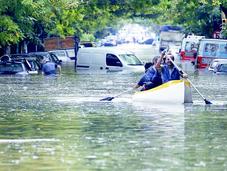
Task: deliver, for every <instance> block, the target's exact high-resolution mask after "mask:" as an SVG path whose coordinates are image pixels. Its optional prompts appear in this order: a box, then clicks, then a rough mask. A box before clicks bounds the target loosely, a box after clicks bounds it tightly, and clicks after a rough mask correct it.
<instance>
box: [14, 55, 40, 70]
mask: <svg viewBox="0 0 227 171" xmlns="http://www.w3.org/2000/svg"><path fill="white" fill-rule="evenodd" d="M10 58H11V60H12V61H17V62H22V63H24V65H25V67H26V69H27V71H28V73H29V74H38V73H39V71H40V70H41V63H40V62H39V61H38V60H37V58H36V57H35V56H30V55H28V54H12V55H10Z"/></svg>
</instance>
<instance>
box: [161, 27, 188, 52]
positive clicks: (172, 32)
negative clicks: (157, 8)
mask: <svg viewBox="0 0 227 171" xmlns="http://www.w3.org/2000/svg"><path fill="white" fill-rule="evenodd" d="M183 38H184V34H183V33H182V28H181V27H178V26H169V25H164V26H162V27H161V28H160V33H159V40H160V45H159V51H160V52H162V51H163V50H164V49H166V48H168V47H172V48H173V47H174V49H176V48H178V52H179V49H180V46H181V42H182V40H183Z"/></svg>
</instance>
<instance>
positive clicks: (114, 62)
mask: <svg viewBox="0 0 227 171" xmlns="http://www.w3.org/2000/svg"><path fill="white" fill-rule="evenodd" d="M106 65H107V66H118V67H122V66H123V65H122V63H121V61H120V60H119V59H118V57H117V56H115V55H113V54H107V55H106Z"/></svg>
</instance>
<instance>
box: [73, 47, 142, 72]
mask: <svg viewBox="0 0 227 171" xmlns="http://www.w3.org/2000/svg"><path fill="white" fill-rule="evenodd" d="M77 69H83V70H88V69H92V70H104V71H123V70H131V71H137V72H144V65H143V63H142V62H141V60H140V59H138V58H137V57H136V56H135V55H134V54H133V53H132V52H128V51H124V50H120V49H117V48H112V47H91V48H80V49H79V51H78V54H77Z"/></svg>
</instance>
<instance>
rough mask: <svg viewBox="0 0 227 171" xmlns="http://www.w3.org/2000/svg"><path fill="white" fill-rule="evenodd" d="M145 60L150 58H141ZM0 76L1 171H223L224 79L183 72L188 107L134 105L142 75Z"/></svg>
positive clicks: (226, 82)
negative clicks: (190, 99)
mask: <svg viewBox="0 0 227 171" xmlns="http://www.w3.org/2000/svg"><path fill="white" fill-rule="evenodd" d="M146 55H147V56H149V54H146ZM62 71H63V73H62V75H61V76H59V77H56V78H45V77H43V76H40V75H38V76H31V77H30V76H29V77H25V78H18V77H11V76H10V77H3V76H2V77H0V89H1V91H0V95H1V98H0V161H1V162H0V167H1V169H0V170H19V171H20V170H21V171H24V170H89V171H91V170H94V171H96V170H105V171H109V170H116V171H118V170H124V171H132V170H144V171H147V170H212V171H213V170H225V169H226V166H227V162H226V161H227V150H226V149H227V145H226V144H227V143H226V142H227V138H226V136H225V135H226V129H227V127H226V125H227V99H226V97H227V79H226V76H217V75H211V74H210V73H209V72H206V71H202V70H201V71H199V72H195V71H191V68H190V70H189V71H187V72H188V74H189V78H190V80H191V81H192V82H193V83H194V84H195V86H196V87H197V88H198V89H199V91H200V92H201V93H202V94H203V95H204V96H205V97H206V98H207V99H209V100H210V101H211V102H212V103H213V105H205V103H204V100H203V99H202V98H201V97H200V96H199V95H198V93H197V92H196V91H195V90H192V93H193V100H194V103H193V104H182V105H169V104H160V105H157V104H155V105H154V104H150V103H135V102H133V101H132V95H133V92H127V93H124V94H122V95H121V96H119V97H116V98H114V99H113V100H112V101H100V99H103V98H105V97H115V96H116V95H118V94H119V93H121V92H124V91H126V90H128V89H129V88H130V87H133V86H134V85H135V83H136V82H137V81H138V79H139V78H140V76H141V74H139V73H127V74H126V73H124V74H123V73H117V72H116V73H102V74H100V73H99V74H98V73H92V72H90V73H86V72H81V73H80V72H77V73H75V72H74V70H73V69H72V67H68V66H65V68H64V66H63V70H62Z"/></svg>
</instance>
